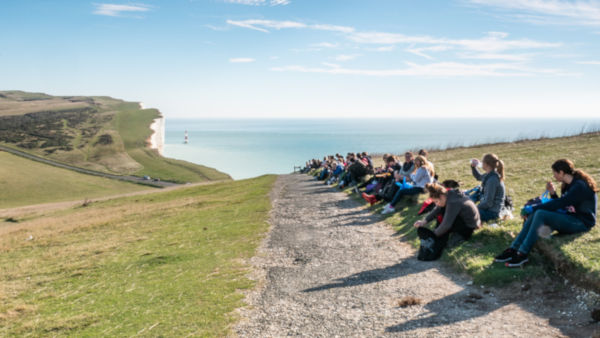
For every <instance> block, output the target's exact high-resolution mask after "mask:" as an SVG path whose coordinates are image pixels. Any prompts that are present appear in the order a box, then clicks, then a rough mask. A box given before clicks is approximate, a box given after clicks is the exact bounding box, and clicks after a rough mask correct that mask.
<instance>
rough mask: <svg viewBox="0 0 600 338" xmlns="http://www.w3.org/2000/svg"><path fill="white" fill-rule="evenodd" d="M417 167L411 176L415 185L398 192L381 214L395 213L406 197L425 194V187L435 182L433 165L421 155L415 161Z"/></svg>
mask: <svg viewBox="0 0 600 338" xmlns="http://www.w3.org/2000/svg"><path fill="white" fill-rule="evenodd" d="M415 166H416V167H417V170H416V171H415V172H414V173H413V174H411V175H410V181H411V182H412V183H413V186H412V187H411V188H402V189H399V190H398V191H397V192H396V195H394V198H393V199H392V201H391V202H390V203H389V204H388V205H386V206H385V207H384V208H383V210H382V212H381V214H383V215H385V214H389V213H392V212H394V211H395V209H394V208H395V206H396V204H397V203H398V202H399V201H400V200H401V199H402V198H403V197H404V196H413V195H418V194H422V193H423V192H425V185H426V184H428V183H432V182H433V176H434V175H435V173H434V172H433V169H432V168H431V164H430V163H429V161H427V159H426V158H425V157H423V156H421V155H419V156H417V158H416V159H415Z"/></svg>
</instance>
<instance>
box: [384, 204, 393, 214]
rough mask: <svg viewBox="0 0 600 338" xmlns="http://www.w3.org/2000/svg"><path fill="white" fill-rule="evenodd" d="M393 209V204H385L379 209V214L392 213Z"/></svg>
mask: <svg viewBox="0 0 600 338" xmlns="http://www.w3.org/2000/svg"><path fill="white" fill-rule="evenodd" d="M394 211H396V209H394V207H393V206H391V205H389V204H388V205H386V206H385V207H384V208H383V211H381V214H382V215H387V214H391V213H392V212H394Z"/></svg>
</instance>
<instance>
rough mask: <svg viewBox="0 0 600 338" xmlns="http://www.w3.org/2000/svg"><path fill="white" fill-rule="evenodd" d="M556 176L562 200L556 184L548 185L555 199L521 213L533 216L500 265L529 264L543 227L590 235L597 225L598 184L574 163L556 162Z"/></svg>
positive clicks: (503, 253)
mask: <svg viewBox="0 0 600 338" xmlns="http://www.w3.org/2000/svg"><path fill="white" fill-rule="evenodd" d="M552 174H553V176H554V179H556V181H558V182H560V183H561V188H560V190H561V196H560V197H558V195H557V194H556V190H555V188H554V185H553V184H552V182H548V183H547V184H546V189H547V190H548V191H549V192H550V193H551V195H552V199H551V200H550V201H549V202H546V203H543V204H538V205H534V206H526V207H524V208H523V210H521V214H522V215H529V216H528V217H527V219H526V220H525V222H524V223H523V229H521V232H520V233H519V235H518V236H517V238H515V240H514V241H513V242H512V244H511V245H510V247H509V248H508V249H506V250H504V252H502V253H501V254H500V255H498V256H496V258H495V261H496V262H506V264H505V265H506V266H507V267H510V268H512V267H518V266H522V265H523V264H525V263H527V262H528V261H529V259H528V258H527V256H528V255H529V252H530V251H531V248H532V247H533V245H534V244H535V242H536V241H537V240H538V230H539V228H540V227H541V226H542V225H545V226H547V227H549V228H550V230H556V231H558V232H559V233H563V234H575V233H579V232H585V231H589V230H590V229H591V228H592V227H593V226H594V225H595V224H596V209H597V207H598V195H597V192H598V191H599V189H598V185H597V184H596V181H594V179H593V178H592V177H591V176H590V175H588V174H587V173H585V172H584V171H583V170H581V169H575V166H574V164H573V162H571V161H570V160H567V159H561V160H558V161H556V162H554V164H552Z"/></svg>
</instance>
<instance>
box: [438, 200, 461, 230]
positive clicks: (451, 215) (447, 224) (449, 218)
mask: <svg viewBox="0 0 600 338" xmlns="http://www.w3.org/2000/svg"><path fill="white" fill-rule="evenodd" d="M461 205H462V204H458V203H452V204H450V203H448V205H446V212H445V213H444V219H443V220H442V223H440V226H438V227H437V229H435V230H434V231H433V232H434V233H435V235H436V236H438V237H440V236H443V235H444V234H446V233H447V232H448V231H450V229H451V228H452V224H454V220H455V219H456V217H457V216H458V213H459V212H460V207H461Z"/></svg>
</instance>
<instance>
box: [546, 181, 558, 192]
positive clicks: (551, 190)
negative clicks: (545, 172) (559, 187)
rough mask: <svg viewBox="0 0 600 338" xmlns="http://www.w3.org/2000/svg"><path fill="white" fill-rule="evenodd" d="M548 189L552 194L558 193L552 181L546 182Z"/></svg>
mask: <svg viewBox="0 0 600 338" xmlns="http://www.w3.org/2000/svg"><path fill="white" fill-rule="evenodd" d="M546 190H548V192H549V193H550V195H554V194H556V189H555V188H554V184H552V181H548V182H546Z"/></svg>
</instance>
